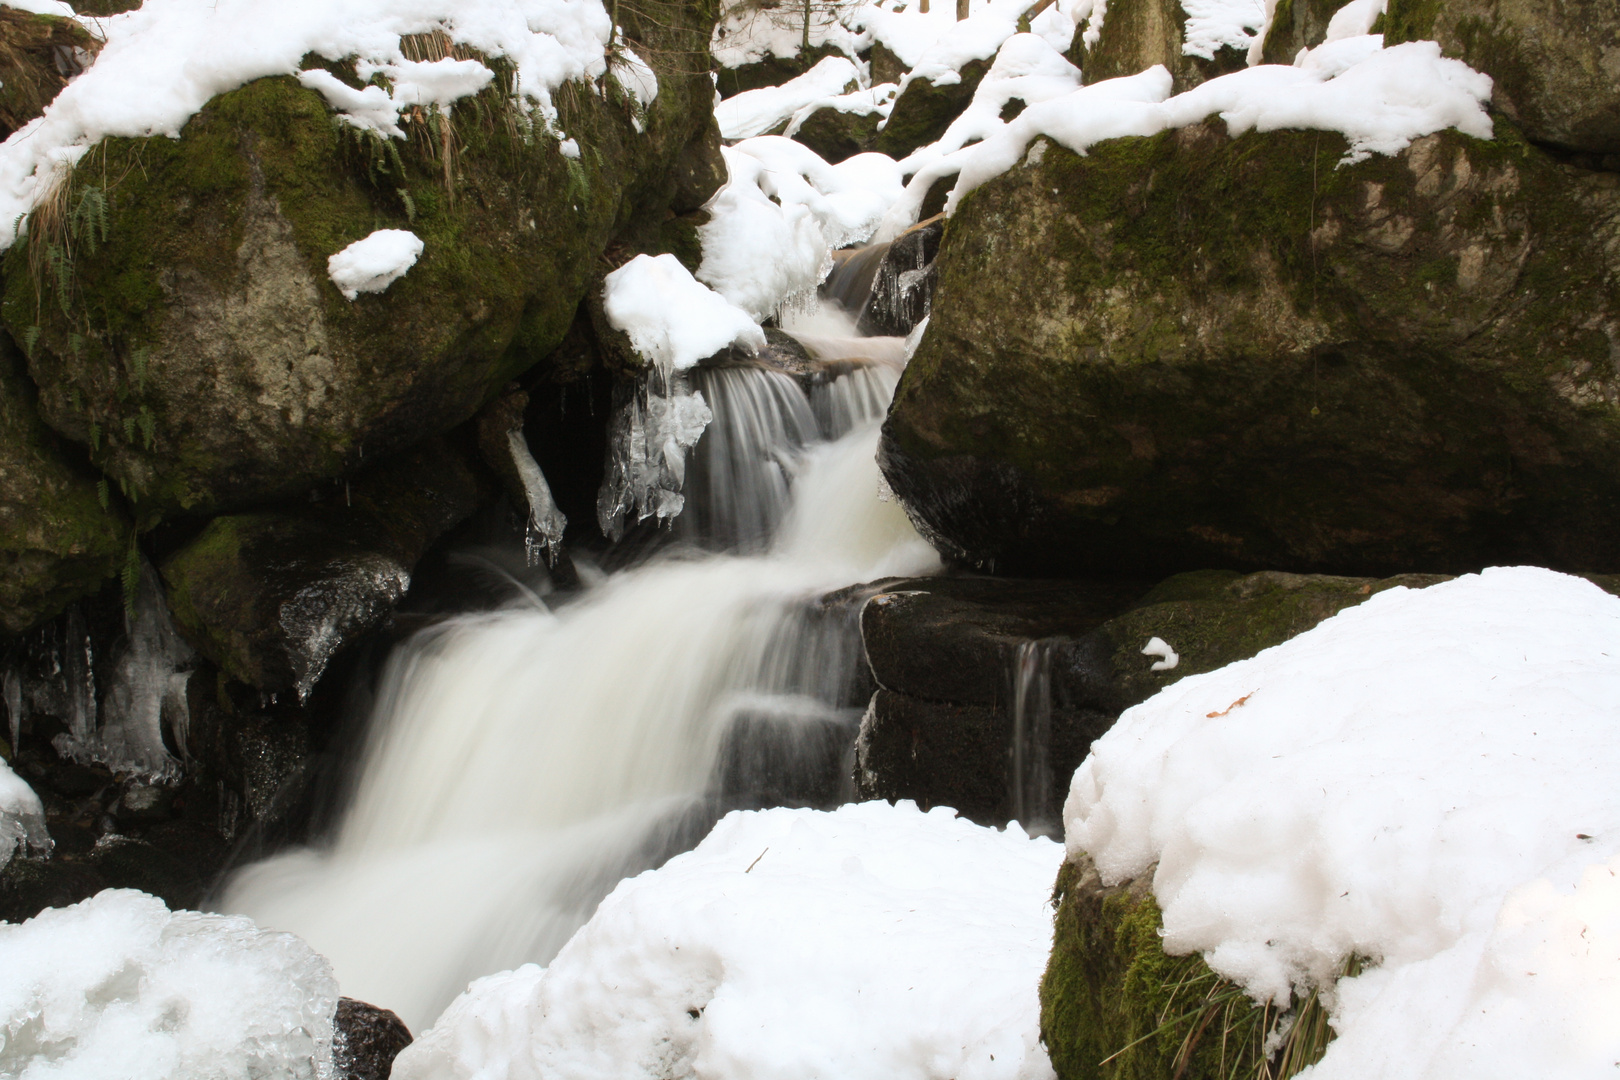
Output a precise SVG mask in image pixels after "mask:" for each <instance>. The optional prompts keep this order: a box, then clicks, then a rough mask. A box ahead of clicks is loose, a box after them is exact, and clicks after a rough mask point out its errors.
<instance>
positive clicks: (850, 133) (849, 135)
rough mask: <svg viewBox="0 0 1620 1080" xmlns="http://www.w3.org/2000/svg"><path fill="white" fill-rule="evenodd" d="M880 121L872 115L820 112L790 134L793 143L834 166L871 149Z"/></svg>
mask: <svg viewBox="0 0 1620 1080" xmlns="http://www.w3.org/2000/svg"><path fill="white" fill-rule="evenodd" d="M882 121H883V117H882V116H881V115H879V114H878V113H876V112H869V113H858V112H841V111H839V110H838V109H834V108H831V107H825V108H820V109H817V110H816V111H815V112H813V113H811V114H810V115H809V116H807V117H806V118H805V120H804V122H803V123H802V124H800V125H799V127H798V130H796V131H795V132H794V133H793V139H794V140H795V141H796V142H801V143H803V144H804V145H806V146H808V147H809V148H810V149H812V150H814V151H815V152H816V153H817V154H818V155H819V156H820V157H821V159H822V160H823V161H825V162H827V164H829V165H836V164H838V163H839V162H840V161H844V160H846V159H848V158H852V157H854V156H855V155H856V154H862V153H865V152H866V151H868V150H870V149H872V147H873V145H874V144H875V143H876V142H877V137H878V124H880V123H882Z"/></svg>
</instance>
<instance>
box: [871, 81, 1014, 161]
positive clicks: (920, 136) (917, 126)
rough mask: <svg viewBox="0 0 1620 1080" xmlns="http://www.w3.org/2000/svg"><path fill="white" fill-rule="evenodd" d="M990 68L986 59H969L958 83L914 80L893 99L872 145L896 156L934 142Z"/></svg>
mask: <svg viewBox="0 0 1620 1080" xmlns="http://www.w3.org/2000/svg"><path fill="white" fill-rule="evenodd" d="M989 70H990V62H989V61H988V60H970V61H968V62H967V63H966V64H963V65H962V68H961V71H960V72H959V74H960V75H961V81H959V82H954V83H949V84H947V85H944V86H936V85H935V84H934V83H932V82H930V81H929V80H927V79H913V80H912V81H911V82H910V83H908V84H906V88H905V91H904V92H903V93H901V95H900V96H899V98H897V99H896V100H895V103H894V108H893V109H891V110H890V112H889V120H888V123H886V124H884V125H883V130H882V131H880V132H878V134H877V140H876V142H875V143H874V144H873V147H872V148H873V149H874V150H876V151H878V152H879V153H883V154H888V155H889V156H890V157H892V158H896V159H899V158H903V157H905V156H906V155H907V154H909V153H911V152H912V151H913V150H915V149H917V148H918V147H919V146H926V145H928V144H929V143H931V142H934V141H935V140H937V139H938V138H939V137H940V136H942V135H944V134H945V129H946V128H948V127H950V126H951V121H953V120H955V119H956V118H957V117H958V116H960V115H961V114H962V110H964V109H966V108H967V107H968V104H969V103H970V102H972V100H973V92H974V91H975V90H977V89H978V88H979V83H980V82H982V81H983V80H984V76H985V74H986V73H987V72H988V71H989Z"/></svg>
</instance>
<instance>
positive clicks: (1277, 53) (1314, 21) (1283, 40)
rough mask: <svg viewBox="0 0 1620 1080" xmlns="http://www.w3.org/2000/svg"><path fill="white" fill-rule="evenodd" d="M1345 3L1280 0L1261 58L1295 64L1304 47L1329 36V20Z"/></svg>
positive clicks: (1273, 15)
mask: <svg viewBox="0 0 1620 1080" xmlns="http://www.w3.org/2000/svg"><path fill="white" fill-rule="evenodd" d="M1342 6H1343V5H1342V4H1340V3H1339V0H1277V7H1276V10H1275V12H1274V13H1273V14H1272V17H1271V29H1270V30H1269V31H1267V33H1266V42H1265V46H1264V48H1263V51H1262V53H1261V60H1262V62H1264V63H1267V64H1292V63H1293V62H1294V57H1296V56H1298V55H1299V50H1301V49H1314V48H1316V46H1318V45H1320V44H1322V41H1323V39H1325V38H1326V37H1327V28H1328V23H1329V22H1330V21H1332V19H1333V16H1334V13H1335V12H1337V11H1338V10H1339V8H1340V7H1342Z"/></svg>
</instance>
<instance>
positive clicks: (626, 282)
mask: <svg viewBox="0 0 1620 1080" xmlns="http://www.w3.org/2000/svg"><path fill="white" fill-rule="evenodd" d="M602 307H603V310H604V312H605V313H606V314H607V318H608V322H609V323H610V324H611V325H612V326H613V327H614V329H616V330H623V331H624V332H625V333H626V334H627V335H628V336H629V338H630V344H631V345H632V346H633V347H634V348H635V350H636V353H637V355H639V356H640V357H641V358H642V359H644V360H646V361H648V362H649V363H650V364H652V365H653V366H654V367H655V368H657V369H658V370H659V371H660V372H662V373H664V374H665V375H668V374H670V373H673V372H677V371H685V370H687V369H688V368H690V367H692V365H694V364H696V363H697V362H698V361H699V360H703V359H707V358H708V357H710V356H713V355H714V354H715V353H717V352H719V351H720V350H721V349H724V348H726V347H727V346H729V345H740V346H742V347H743V348H744V349H747V350H748V351H749V352H755V351H757V350H759V349H762V348H764V347H765V332H764V331H763V330H761V329H760V328H759V326H758V325H757V324H756V323H755V322H754V320H753V319H752V318H751V317H750V316H749V314H748V312H746V311H743V310H742V309H741V308H739V307H737V306H736V305H734V304H732V303H730V302H729V301H728V300H726V299H725V298H724V297H722V296H720V295H719V294H717V293H716V292H715V291H714V290H712V289H710V288H709V287H708V286H706V285H704V284H702V283H701V282H699V281H698V280H697V279H696V278H694V277H693V276H692V274H691V272H690V271H688V270H687V269H686V267H684V266H682V265H681V261H680V260H679V259H677V258H676V257H675V256H673V255H658V256H652V255H637V256H636V257H635V258H634V259H631V260H630V261H629V262H627V263H625V264H624V265H623V266H621V267H619V268H618V269H617V270H615V271H613V272H612V273H611V274H609V275H608V276H607V279H606V280H605V281H604V282H603V285H602Z"/></svg>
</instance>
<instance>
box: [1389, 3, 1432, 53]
mask: <svg viewBox="0 0 1620 1080" xmlns="http://www.w3.org/2000/svg"><path fill="white" fill-rule="evenodd" d="M1444 6H1445V0H1389V6H1388V7H1387V8H1386V9H1385V11H1384V41H1385V42H1386V43H1387V44H1390V45H1399V44H1401V43H1402V42H1407V41H1428V40H1432V39H1433V37H1434V24H1435V20H1436V19H1438V18H1439V17H1440V12H1441V10H1442V8H1443V7H1444Z"/></svg>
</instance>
